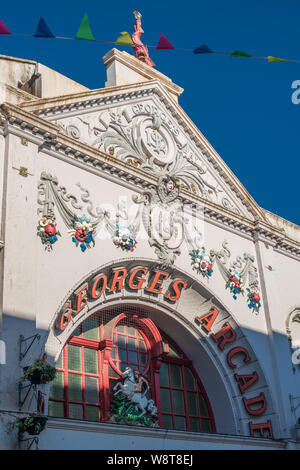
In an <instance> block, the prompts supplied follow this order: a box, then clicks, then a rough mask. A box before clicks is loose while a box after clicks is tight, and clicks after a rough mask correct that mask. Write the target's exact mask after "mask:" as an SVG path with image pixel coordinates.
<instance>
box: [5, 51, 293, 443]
mask: <svg viewBox="0 0 300 470" xmlns="http://www.w3.org/2000/svg"><path fill="white" fill-rule="evenodd" d="M0 61H1V72H0V82H1V83H0V86H1V94H0V96H1V106H0V164H1V171H0V201H1V206H0V207H1V220H0V223H1V225H0V256H1V262H0V266H1V310H0V311H1V323H0V328H1V330H0V331H1V361H0V362H1V365H0V380H1V382H0V418H1V420H0V423H1V430H0V447H1V448H2V449H18V448H21V449H23V448H28V447H29V446H31V445H32V444H33V445H32V446H31V448H34V446H37V445H38V447H39V448H40V449H127V450H136V449H172V450H175V449H178V450H180V449H186V450H196V449H299V448H300V440H299V439H300V435H299V424H297V423H298V419H299V417H300V406H299V408H297V406H298V404H300V387H299V384H300V365H299V363H300V359H299V356H300V354H299V356H298V351H299V349H298V348H299V347H300V346H299V343H298V341H300V294H299V272H300V230H299V227H298V226H295V225H294V224H292V223H290V222H288V221H285V220H284V219H281V218H280V217H278V216H275V215H274V214H271V213H270V212H268V211H266V210H264V209H262V208H260V207H259V206H258V205H257V204H256V202H255V201H254V200H253V199H252V197H251V196H250V195H249V194H248V193H247V191H246V190H245V188H244V187H243V186H242V185H241V183H240V182H239V181H238V180H237V178H236V177H235V176H234V174H233V173H232V172H231V171H230V169H229V168H228V167H227V165H226V164H225V163H224V161H223V160H222V159H221V157H220V156H219V155H218V154H217V153H216V151H215V150H214V149H213V148H212V146H211V145H210V144H209V142H208V141H207V140H206V139H205V138H204V136H203V135H202V134H201V132H200V131H199V130H198V129H197V128H196V126H195V125H194V124H193V122H192V121H191V120H190V119H189V118H188V116H187V115H186V114H185V113H184V111H183V109H182V108H181V107H180V105H179V104H178V99H179V96H180V94H181V93H182V92H183V90H182V88H180V87H179V86H177V85H175V84H174V83H173V82H172V81H171V80H170V79H169V78H168V77H166V76H164V75H162V74H161V73H160V72H158V71H156V70H154V69H153V68H151V67H149V66H147V65H146V64H144V63H142V62H141V61H139V60H137V59H136V58H135V57H133V56H131V55H130V54H127V53H126V52H120V51H118V50H116V49H113V50H111V51H110V52H108V53H107V54H106V56H105V57H104V64H105V66H106V69H107V82H106V84H105V87H104V88H101V89H97V90H89V89H87V88H86V87H84V86H82V85H80V84H78V83H75V82H74V81H72V80H70V79H68V78H67V77H64V76H62V75H60V74H58V73H57V72H54V71H52V70H50V69H48V68H47V67H45V66H42V65H41V64H37V63H35V62H31V61H24V60H20V59H14V58H9V57H5V56H0ZM43 354H46V355H47V361H48V362H49V363H50V364H52V365H55V367H56V369H57V373H56V377H55V379H54V380H53V381H52V382H51V383H49V384H46V385H34V386H30V384H28V383H27V382H24V381H22V380H21V378H22V376H23V374H24V367H27V366H29V365H30V364H32V363H34V361H35V360H36V359H37V358H38V357H41V356H42V355H43ZM128 368H129V369H130V370H131V371H133V372H134V371H135V372H136V373H137V375H136V377H142V378H143V379H144V384H146V385H145V386H146V387H147V386H148V388H149V389H148V390H147V394H146V392H145V394H144V405H141V408H139V403H140V400H137V401H136V402H134V401H132V400H133V397H132V396H129V397H128V396H127V398H126V399H125V398H124V397H125V394H124V393H123V392H122V393H123V401H122V393H119V394H116V390H117V389H118V387H119V389H120V391H121V389H122V387H124V384H126V383H127V382H126V381H127V380H129V379H128V377H127V378H126V376H125V375H126V374H124V373H125V371H126V370H127V371H128ZM136 380H138V379H137V378H136ZM117 384H120V385H117ZM136 394H137V393H136ZM142 395H143V394H140V395H139V397H140V398H141V396H142ZM124 400H125V401H124ZM126 400H127V401H126ZM124 402H125V403H126V404H127V405H128V406H127V408H126V407H125V408H126V409H125V408H124ZM129 405H130V406H131V407H129ZM129 409H130V411H129ZM38 410H39V411H42V413H43V414H45V415H47V416H48V420H47V425H46V428H45V429H44V430H43V431H42V432H41V433H40V434H39V435H38V436H34V437H32V436H31V435H27V434H23V435H21V436H20V435H18V433H17V432H16V431H12V432H10V433H7V427H9V423H10V422H11V421H12V420H13V419H14V417H15V416H17V417H25V416H27V415H28V413H35V412H37V411H38ZM126 410H127V411H126ZM143 410H144V414H142V412H143ZM141 415H142V416H141ZM26 439H28V440H26ZM33 441H34V442H33Z"/></svg>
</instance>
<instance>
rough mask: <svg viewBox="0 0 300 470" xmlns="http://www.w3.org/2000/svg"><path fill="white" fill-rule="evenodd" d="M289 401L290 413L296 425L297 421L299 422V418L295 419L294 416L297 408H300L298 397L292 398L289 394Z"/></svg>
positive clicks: (299, 397) (299, 398)
mask: <svg viewBox="0 0 300 470" xmlns="http://www.w3.org/2000/svg"><path fill="white" fill-rule="evenodd" d="M289 399H290V404H291V412H292V413H293V414H294V417H295V420H296V423H297V424H298V420H299V419H300V418H297V416H296V410H297V409H298V408H299V406H300V396H298V397H293V395H292V394H289ZM294 402H296V405H294Z"/></svg>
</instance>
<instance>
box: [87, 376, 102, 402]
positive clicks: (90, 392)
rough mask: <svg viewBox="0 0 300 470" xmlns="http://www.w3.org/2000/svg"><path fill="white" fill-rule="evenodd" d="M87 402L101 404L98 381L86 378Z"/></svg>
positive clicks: (93, 378) (94, 378)
mask: <svg viewBox="0 0 300 470" xmlns="http://www.w3.org/2000/svg"><path fill="white" fill-rule="evenodd" d="M85 401H87V402H89V403H99V391H98V379H96V377H89V376H87V375H86V376H85Z"/></svg>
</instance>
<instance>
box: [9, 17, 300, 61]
mask: <svg viewBox="0 0 300 470" xmlns="http://www.w3.org/2000/svg"><path fill="white" fill-rule="evenodd" d="M1 35H9V36H23V37H35V38H48V39H65V40H82V41H90V42H94V43H100V44H115V45H120V46H131V47H132V46H133V45H134V42H133V40H132V37H131V35H130V34H129V33H128V32H127V31H123V32H121V33H120V36H119V37H118V38H117V40H116V41H100V40H97V39H95V37H94V35H93V33H92V30H91V26H90V23H89V19H88V16H87V14H86V13H85V14H84V16H83V18H82V20H81V23H80V25H79V28H78V31H77V33H76V36H75V37H67V36H56V35H54V34H53V32H52V30H51V29H50V27H49V26H48V24H47V23H46V21H45V20H44V18H40V20H39V22H38V25H37V28H36V31H35V33H34V34H25V33H13V32H11V31H10V30H9V29H8V27H7V26H6V25H5V24H4V23H3V21H2V20H1V19H0V36H1ZM147 47H148V48H155V49H156V50H177V51H185V52H192V53H194V54H223V55H227V56H231V57H235V58H251V59H260V60H267V61H268V62H296V63H300V60H296V59H282V58H279V57H274V56H267V57H265V56H258V55H252V54H249V53H248V52H243V51H238V50H237V51H234V52H224V51H213V50H211V49H210V48H209V47H208V46H207V45H206V44H202V45H201V46H198V47H197V48H196V49H186V48H182V47H174V46H173V45H172V44H171V42H170V41H169V40H168V39H167V38H166V36H164V35H163V34H160V39H159V41H158V43H157V45H156V46H153V45H147Z"/></svg>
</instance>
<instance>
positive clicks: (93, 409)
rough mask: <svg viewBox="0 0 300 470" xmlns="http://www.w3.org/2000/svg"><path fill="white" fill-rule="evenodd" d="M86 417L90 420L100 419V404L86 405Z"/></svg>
mask: <svg viewBox="0 0 300 470" xmlns="http://www.w3.org/2000/svg"><path fill="white" fill-rule="evenodd" d="M85 419H86V420H88V421H100V409H99V408H98V406H90V405H87V406H86V407H85Z"/></svg>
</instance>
